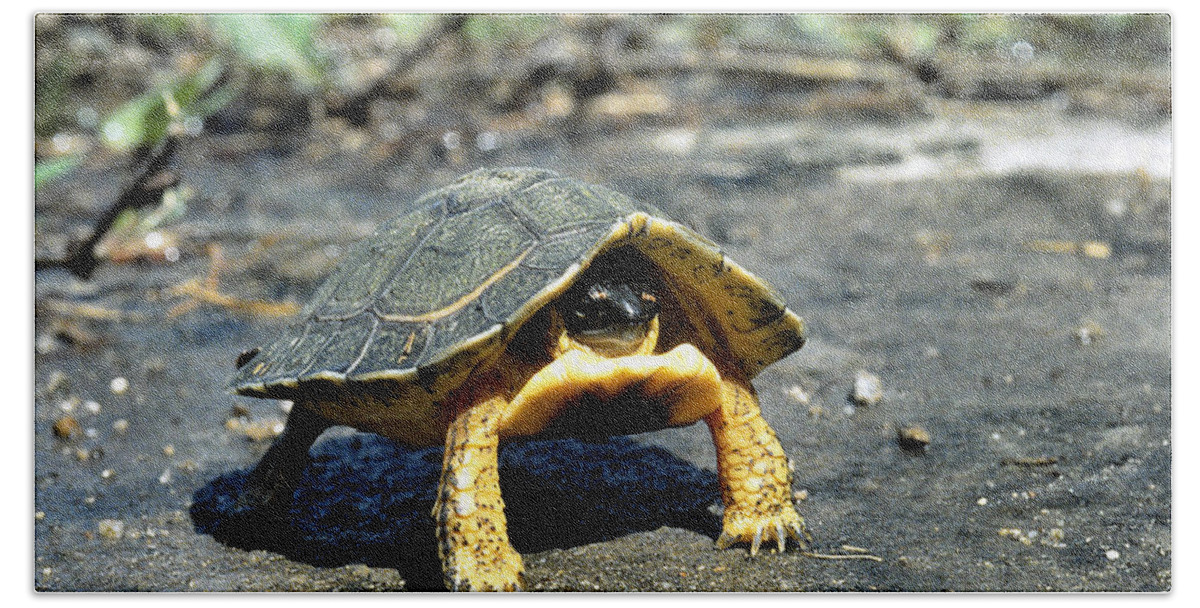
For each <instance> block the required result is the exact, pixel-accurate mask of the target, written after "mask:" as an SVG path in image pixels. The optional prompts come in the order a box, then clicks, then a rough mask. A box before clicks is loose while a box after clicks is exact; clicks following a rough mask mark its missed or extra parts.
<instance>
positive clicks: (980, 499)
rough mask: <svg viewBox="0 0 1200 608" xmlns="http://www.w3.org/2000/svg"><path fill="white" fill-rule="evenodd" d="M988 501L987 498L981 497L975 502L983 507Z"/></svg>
mask: <svg viewBox="0 0 1200 608" xmlns="http://www.w3.org/2000/svg"><path fill="white" fill-rule="evenodd" d="M987 503H988V500H987V499H986V498H983V497H980V498H979V500H977V501H975V504H977V505H979V506H981V507H982V506H984V505H986V504H987Z"/></svg>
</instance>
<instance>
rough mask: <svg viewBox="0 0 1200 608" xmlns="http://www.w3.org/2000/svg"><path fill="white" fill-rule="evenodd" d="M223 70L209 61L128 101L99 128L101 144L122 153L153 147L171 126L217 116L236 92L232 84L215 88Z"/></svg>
mask: <svg viewBox="0 0 1200 608" xmlns="http://www.w3.org/2000/svg"><path fill="white" fill-rule="evenodd" d="M223 70H224V68H223V66H222V63H221V61H220V60H219V59H216V58H214V59H210V60H209V61H208V62H207V63H205V64H204V65H202V66H201V67H200V68H199V69H198V70H196V71H195V72H193V73H190V74H183V75H181V76H179V77H178V78H176V79H174V80H173V81H172V82H170V83H168V84H167V85H165V86H162V87H158V88H156V89H154V90H151V91H147V92H146V93H143V94H142V95H140V96H138V97H137V98H136V99H133V100H131V101H129V102H128V103H126V104H125V105H123V106H121V107H120V108H118V109H117V110H116V111H115V112H113V113H112V114H111V115H110V116H109V117H108V119H107V120H105V121H104V122H103V123H102V124H101V126H100V129H101V135H102V139H103V141H104V143H106V144H107V145H109V146H112V147H113V148H115V149H117V150H122V151H128V150H133V149H136V148H142V147H149V146H153V145H154V144H156V143H157V142H159V141H161V140H162V139H163V137H165V136H166V134H167V130H168V129H169V128H170V127H171V125H172V124H176V125H179V126H180V127H181V128H185V125H186V124H187V121H188V119H189V118H204V117H207V116H210V115H212V114H213V113H215V112H217V111H218V110H220V109H221V108H222V107H224V106H225V104H227V103H229V102H230V101H231V100H232V99H233V98H234V96H236V95H237V92H238V91H237V87H236V86H235V85H233V84H232V83H226V84H224V85H218V79H219V78H220V77H221V75H222V73H223Z"/></svg>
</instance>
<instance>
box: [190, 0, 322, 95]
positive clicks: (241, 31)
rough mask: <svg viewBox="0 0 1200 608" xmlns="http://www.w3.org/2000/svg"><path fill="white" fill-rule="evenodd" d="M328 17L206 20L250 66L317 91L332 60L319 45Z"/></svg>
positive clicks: (254, 16)
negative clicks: (284, 75) (282, 73)
mask: <svg viewBox="0 0 1200 608" xmlns="http://www.w3.org/2000/svg"><path fill="white" fill-rule="evenodd" d="M327 19H328V16H327V15H305V14H296V13H287V14H225V15H210V16H208V17H207V18H206V20H207V21H208V23H209V24H211V25H212V27H213V29H214V30H215V31H216V32H217V33H218V34H219V35H220V36H223V37H224V39H225V40H226V41H227V42H228V44H229V45H230V46H231V47H232V49H233V51H234V54H235V55H236V56H237V57H239V58H240V59H241V60H242V61H244V62H245V63H246V64H248V65H253V66H256V67H258V68H261V69H267V70H270V69H280V70H283V71H285V72H287V73H289V74H291V75H292V76H293V77H294V78H295V79H296V83H297V84H298V85H299V86H301V87H303V88H304V89H306V90H307V91H310V92H311V91H313V90H315V89H317V88H318V86H319V85H320V84H321V83H323V82H324V80H325V74H326V72H327V68H328V66H329V64H330V61H329V58H328V57H326V56H324V55H323V53H321V51H320V49H319V48H318V46H317V44H316V36H317V31H318V30H319V28H320V27H321V25H322V24H323V23H324V22H325V21H326V20H327Z"/></svg>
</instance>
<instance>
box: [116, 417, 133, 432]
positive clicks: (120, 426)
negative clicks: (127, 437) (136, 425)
mask: <svg viewBox="0 0 1200 608" xmlns="http://www.w3.org/2000/svg"><path fill="white" fill-rule="evenodd" d="M112 430H113V432H115V433H118V434H121V435H124V434H125V433H126V432H127V431H128V430H129V421H128V420H126V419H124V418H117V419H116V420H114V421H113V423H112Z"/></svg>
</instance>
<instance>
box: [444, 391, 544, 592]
mask: <svg viewBox="0 0 1200 608" xmlns="http://www.w3.org/2000/svg"><path fill="white" fill-rule="evenodd" d="M507 407H508V403H507V402H506V401H505V400H504V399H503V398H500V397H495V398H492V399H489V400H487V401H485V402H483V403H481V404H478V405H476V406H475V407H473V408H471V409H469V410H467V411H465V412H463V413H462V414H461V415H459V417H458V418H457V419H456V420H455V421H454V422H453V423H452V424H451V425H450V429H449V430H448V431H447V432H446V454H445V456H444V457H443V460H442V479H441V483H440V485H439V487H438V499H437V502H436V503H435V504H434V507H433V516H434V518H435V519H436V521H437V536H438V554H439V555H440V556H441V558H442V573H443V575H444V576H445V579H446V587H447V588H449V589H450V590H452V591H519V590H520V589H521V587H522V586H523V584H524V583H523V581H522V573H523V571H524V565H523V563H522V561H521V555H520V554H519V553H517V551H516V550H515V549H513V547H512V545H511V544H510V543H509V542H508V526H507V522H506V520H505V518H504V500H503V499H501V497H500V474H499V468H498V466H499V464H498V459H497V457H498V453H499V440H500V434H499V431H498V429H499V426H500V420H501V415H502V414H503V413H504V411H505V409H506V408H507Z"/></svg>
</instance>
